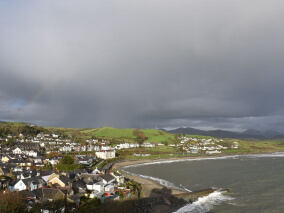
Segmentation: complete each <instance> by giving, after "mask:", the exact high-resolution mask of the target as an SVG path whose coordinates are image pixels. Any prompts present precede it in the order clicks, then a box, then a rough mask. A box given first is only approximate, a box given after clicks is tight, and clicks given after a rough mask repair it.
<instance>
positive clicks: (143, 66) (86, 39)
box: [0, 0, 284, 132]
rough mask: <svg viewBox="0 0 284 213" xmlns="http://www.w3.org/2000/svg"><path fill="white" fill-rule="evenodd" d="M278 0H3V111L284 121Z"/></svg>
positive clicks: (6, 114)
mask: <svg viewBox="0 0 284 213" xmlns="http://www.w3.org/2000/svg"><path fill="white" fill-rule="evenodd" d="M283 19H284V2H283V1H277V0H270V1H267V0H265V1H264V0H257V1H256V0H246V1H245V0H232V1H226V0H215V1H205V0H190V1H188V0H181V1H167V0H155V1H145V0H144V1H131V0H121V1H108V0H104V1H96V0H94V1H87V0H86V1H80V2H78V1H73V0H68V1H67V0H66V1H24V2H23V1H1V3H0V27H1V31H0V46H1V49H0V70H1V78H0V106H1V108H0V119H1V120H13V121H25V122H30V123H35V124H38V125H45V126H66V127H99V126H114V127H120V128H124V127H142V128H154V127H156V126H158V127H159V128H163V127H175V126H176V127H177V126H192V127H201V128H207V129H208V128H209V129H210V128H213V129H216V128H220V129H232V130H243V129H247V128H255V129H261V130H266V129H275V130H277V131H283V132H284V126H283V119H282V118H283V116H284V97H283V96H284V94H283V92H282V91H283V89H284V84H283V82H282V81H283V80H282V79H283V78H284V72H283V67H284V66H283V65H284V61H283V55H284V48H283V45H284V42H283V38H284V28H283Z"/></svg>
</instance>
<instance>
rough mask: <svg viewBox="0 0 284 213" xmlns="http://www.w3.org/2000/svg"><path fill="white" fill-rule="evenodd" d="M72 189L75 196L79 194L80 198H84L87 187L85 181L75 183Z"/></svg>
mask: <svg viewBox="0 0 284 213" xmlns="http://www.w3.org/2000/svg"><path fill="white" fill-rule="evenodd" d="M72 189H73V190H74V193H75V194H77V195H78V196H79V197H82V196H84V195H85V193H86V190H87V186H86V183H85V182H84V181H82V180H79V181H75V182H73V184H72Z"/></svg>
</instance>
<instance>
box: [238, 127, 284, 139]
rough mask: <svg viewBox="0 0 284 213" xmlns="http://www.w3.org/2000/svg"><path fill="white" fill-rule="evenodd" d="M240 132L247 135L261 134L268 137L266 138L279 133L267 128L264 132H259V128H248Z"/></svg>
mask: <svg viewBox="0 0 284 213" xmlns="http://www.w3.org/2000/svg"><path fill="white" fill-rule="evenodd" d="M242 134H247V135H262V136H264V137H268V138H271V137H275V136H278V135H281V133H280V132H277V131H274V130H267V131H265V132H261V131H259V130H255V129H248V130H246V131H244V132H242Z"/></svg>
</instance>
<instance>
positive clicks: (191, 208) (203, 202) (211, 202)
mask: <svg viewBox="0 0 284 213" xmlns="http://www.w3.org/2000/svg"><path fill="white" fill-rule="evenodd" d="M232 200H234V198H232V197H229V196H228V195H225V194H222V193H221V192H213V193H211V194H209V195H208V196H206V197H200V198H198V200H197V201H195V202H193V203H191V204H188V205H186V206H184V207H182V208H180V209H179V210H177V211H176V212H175V213H205V212H208V211H210V210H211V209H213V207H214V206H217V205H221V204H222V203H230V204H231V201H232Z"/></svg>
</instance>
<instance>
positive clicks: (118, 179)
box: [111, 172, 124, 184]
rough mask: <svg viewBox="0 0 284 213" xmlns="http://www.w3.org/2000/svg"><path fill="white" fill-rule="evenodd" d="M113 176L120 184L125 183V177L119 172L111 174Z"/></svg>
mask: <svg viewBox="0 0 284 213" xmlns="http://www.w3.org/2000/svg"><path fill="white" fill-rule="evenodd" d="M111 175H112V176H113V177H114V178H115V180H116V181H117V182H118V183H121V184H123V183H124V176H123V175H121V174H119V173H118V172H113V173H111Z"/></svg>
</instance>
